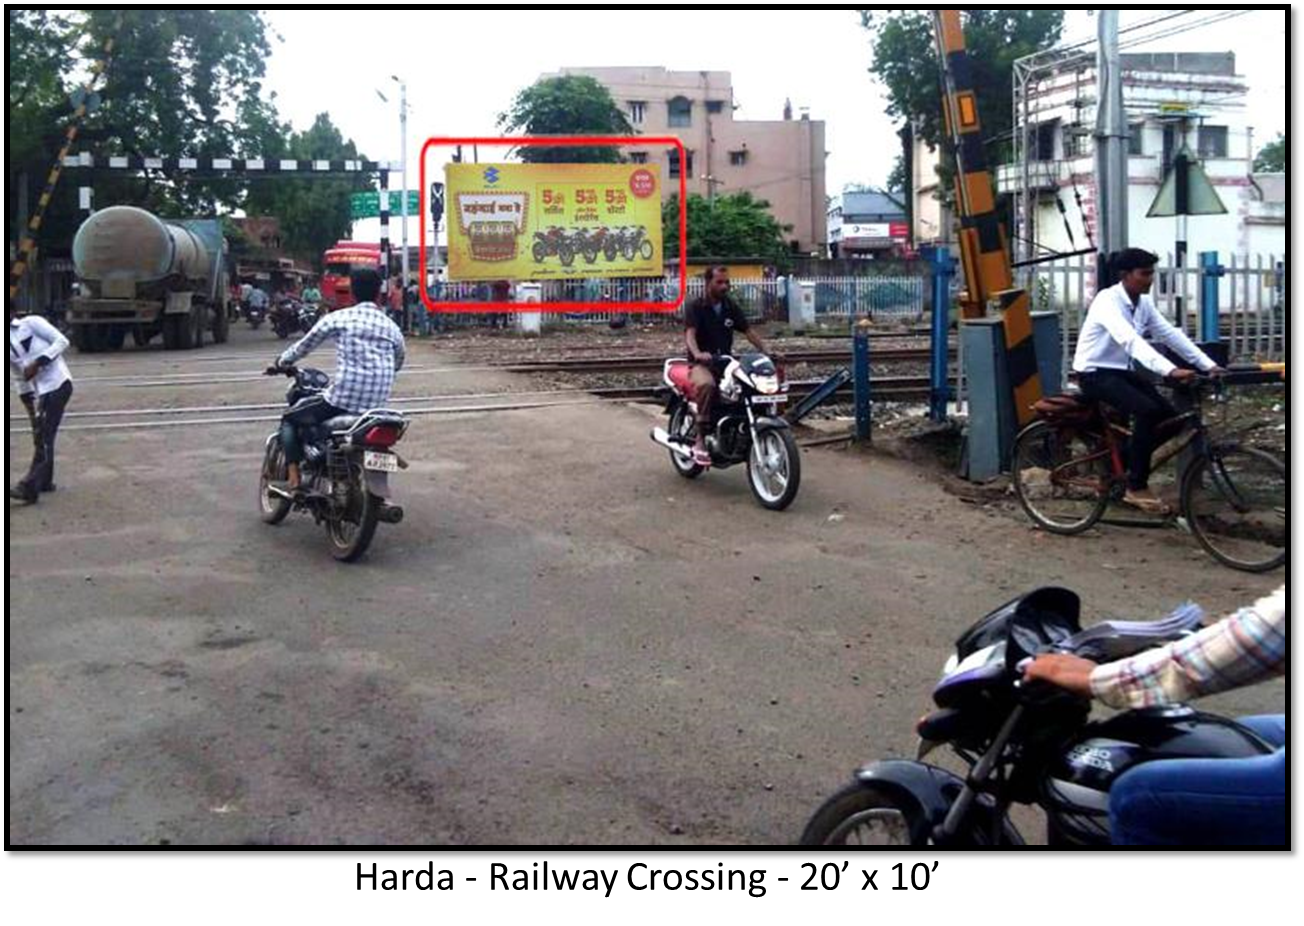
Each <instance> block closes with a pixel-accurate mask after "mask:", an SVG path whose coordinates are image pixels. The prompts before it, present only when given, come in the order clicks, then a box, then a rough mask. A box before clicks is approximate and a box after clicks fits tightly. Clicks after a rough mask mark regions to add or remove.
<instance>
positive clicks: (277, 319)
mask: <svg viewBox="0 0 1304 926" xmlns="http://www.w3.org/2000/svg"><path fill="white" fill-rule="evenodd" d="M267 318H268V321H270V322H271V323H272V331H274V332H275V333H276V336H277V337H278V338H280V339H281V340H285V339H286V338H288V337H289V336H290V335H292V334H294V333H295V332H296V331H298V330H299V329H300V327H301V326H300V322H299V305H298V304H297V303H295V301H294V300H293V299H278V300H277V301H276V302H275V304H273V305H272V310H271V312H269V313H268V315H267Z"/></svg>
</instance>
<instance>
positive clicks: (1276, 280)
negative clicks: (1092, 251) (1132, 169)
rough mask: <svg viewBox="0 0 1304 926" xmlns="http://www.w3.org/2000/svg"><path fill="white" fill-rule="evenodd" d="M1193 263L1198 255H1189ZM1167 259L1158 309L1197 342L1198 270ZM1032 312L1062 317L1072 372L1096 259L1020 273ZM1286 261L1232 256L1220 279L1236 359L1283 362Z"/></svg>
mask: <svg viewBox="0 0 1304 926" xmlns="http://www.w3.org/2000/svg"><path fill="white" fill-rule="evenodd" d="M1187 260H1188V262H1192V263H1194V262H1195V260H1196V258H1195V256H1194V255H1188V257H1187ZM1174 264H1175V262H1174V260H1173V255H1172V254H1168V255H1166V261H1165V262H1163V263H1161V264H1160V265H1159V267H1158V268H1156V269H1157V271H1158V272H1157V273H1156V275H1155V285H1154V288H1153V289H1152V290H1151V292H1150V295H1151V297H1152V298H1153V299H1154V301H1155V307H1156V308H1157V309H1158V310H1159V311H1160V312H1161V313H1162V314H1163V316H1164V317H1165V318H1167V319H1168V320H1169V321H1170V322H1172V323H1173V324H1174V325H1176V326H1177V327H1178V328H1181V329H1182V330H1183V331H1184V332H1186V334H1187V335H1188V336H1189V337H1191V338H1192V339H1198V338H1199V336H1200V291H1201V280H1202V271H1201V269H1200V267H1199V266H1186V267H1183V268H1181V269H1180V270H1179V269H1177V268H1176V267H1175V266H1174ZM1020 272H1021V274H1022V281H1021V282H1022V284H1023V285H1024V286H1025V287H1026V288H1027V289H1028V293H1029V296H1030V299H1031V303H1032V309H1033V311H1055V312H1059V313H1060V318H1061V324H1060V328H1061V332H1062V334H1063V341H1064V361H1065V364H1064V368H1065V369H1066V370H1067V369H1068V361H1069V360H1070V359H1071V352H1072V350H1073V345H1074V344H1075V343H1076V340H1077V330H1078V327H1079V325H1080V324H1081V321H1082V317H1083V316H1084V315H1085V314H1086V311H1087V307H1088V306H1089V305H1090V304H1091V300H1092V298H1093V297H1094V296H1095V292H1096V261H1095V258H1094V257H1093V256H1091V255H1079V256H1077V257H1070V258H1066V259H1064V260H1062V261H1051V262H1048V263H1045V264H1036V265H1034V266H1031V267H1025V268H1022V269H1021V271H1020ZM1285 285H1286V279H1285V262H1284V261H1283V260H1282V259H1281V258H1278V257H1274V256H1269V255H1255V256H1253V257H1246V256H1243V255H1242V256H1240V257H1236V256H1233V257H1232V258H1231V259H1230V261H1229V262H1228V263H1227V265H1226V267H1225V269H1224V273H1223V276H1222V277H1221V278H1220V279H1219V281H1218V313H1219V319H1220V322H1221V336H1222V337H1223V338H1224V339H1226V340H1227V341H1228V342H1229V346H1228V351H1229V355H1230V358H1231V360H1233V361H1237V360H1280V359H1282V358H1283V357H1284V356H1285V353H1286V314H1285Z"/></svg>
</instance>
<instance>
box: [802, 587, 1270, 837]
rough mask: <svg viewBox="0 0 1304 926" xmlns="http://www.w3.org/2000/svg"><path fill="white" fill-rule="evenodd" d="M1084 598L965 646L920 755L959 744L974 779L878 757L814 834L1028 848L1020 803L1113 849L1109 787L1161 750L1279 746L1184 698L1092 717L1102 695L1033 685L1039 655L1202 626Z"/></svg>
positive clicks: (1025, 614)
mask: <svg viewBox="0 0 1304 926" xmlns="http://www.w3.org/2000/svg"><path fill="white" fill-rule="evenodd" d="M1078 614H1079V601H1078V596H1077V595H1076V594H1074V593H1073V592H1071V591H1069V590H1068V589H1064V588H1040V589H1037V590H1036V591H1033V592H1029V593H1028V594H1026V595H1022V596H1020V597H1018V598H1015V599H1014V600H1013V601H1010V602H1008V603H1006V604H1004V605H1002V606H1001V607H999V608H997V609H996V610H995V611H992V612H991V613H990V614H988V615H987V616H986V617H984V618H982V619H981V620H980V621H978V622H977V623H976V624H974V625H973V626H972V627H970V628H969V629H968V630H967V631H965V633H964V634H963V635H962V636H961V637H960V639H959V640H958V641H956V647H955V653H954V654H953V655H952V656H951V657H950V658H949V659H948V660H947V663H946V666H945V668H944V669H943V670H942V677H941V679H940V681H939V682H938V683H937V687H936V688H934V690H933V701H934V702H935V703H936V705H937V708H938V709H937V710H935V711H933V712H932V713H931V714H928V715H927V716H926V717H924V718H923V719H921V720H920V721H919V723H918V726H917V731H918V733H919V737H920V749H919V755H918V759H919V760H922V759H923V758H924V756H925V755H926V754H927V753H928V752H930V751H931V750H932V749H933V748H935V747H937V746H939V745H943V744H949V745H950V747H951V749H952V750H953V751H954V752H955V754H956V755H957V756H959V757H960V759H961V760H963V762H964V763H965V765H967V766H968V767H969V772H968V775H967V777H966V778H960V777H957V776H956V775H954V774H952V773H951V772H949V771H946V770H945V769H942V768H939V767H937V766H935V765H928V764H925V763H924V762H922V761H909V760H904V759H895V760H885V761H880V762H872V763H870V764H868V765H865V766H864V767H862V768H861V769H859V770H858V771H857V772H856V774H855V780H854V781H853V782H852V783H851V784H849V785H847V786H846V787H845V788H843V789H842V790H841V791H839V792H838V793H837V794H835V795H833V796H832V797H830V798H829V799H828V800H827V801H825V803H824V805H823V806H821V807H820V808H819V810H817V811H816V812H815V815H814V816H813V817H812V818H811V820H810V822H809V823H808V824H807V825H806V830H805V832H804V833H803V834H802V837H801V843H802V845H807V846H819V845H840V846H855V845H905V846H956V847H967V848H975V847H983V846H1000V845H1022V844H1023V838H1022V836H1021V835H1020V834H1019V832H1018V830H1017V829H1015V827H1014V825H1013V824H1012V823H1011V822H1010V819H1009V816H1008V811H1009V808H1010V805H1011V804H1012V803H1020V804H1036V805H1038V806H1040V807H1041V809H1042V810H1043V811H1044V812H1045V814H1046V819H1047V842H1048V843H1049V844H1050V845H1052V846H1104V845H1109V842H1110V833H1109V789H1110V786H1111V785H1112V784H1113V782H1114V781H1115V780H1116V779H1117V778H1118V776H1119V775H1121V774H1123V772H1125V771H1127V770H1128V769H1130V768H1133V767H1134V766H1136V765H1138V764H1140V763H1142V762H1150V761H1154V760H1156V759H1179V758H1180V759H1188V758H1209V759H1212V758H1244V757H1249V756H1256V755H1263V754H1266V753H1270V752H1272V751H1273V749H1272V746H1271V745H1269V744H1268V743H1266V742H1265V741H1263V740H1262V739H1261V738H1259V737H1258V736H1257V735H1256V734H1255V733H1253V732H1252V731H1251V730H1249V729H1247V728H1245V727H1243V726H1241V725H1240V724H1238V723H1236V722H1235V721H1232V720H1228V719H1226V718H1223V717H1218V716H1215V715H1213V714H1206V713H1203V712H1200V711H1195V710H1193V709H1191V708H1189V707H1186V706H1184V705H1169V706H1165V707H1152V708H1141V709H1136V710H1130V711H1124V712H1122V713H1119V714H1115V715H1113V716H1112V717H1110V718H1108V719H1107V720H1103V721H1097V722H1088V715H1089V714H1090V711H1091V704H1090V702H1089V701H1087V700H1084V699H1082V698H1080V697H1078V696H1076V695H1074V694H1071V693H1069V692H1067V691H1065V690H1063V689H1060V688H1057V687H1055V686H1052V685H1049V684H1047V683H1041V682H1035V683H1031V684H1025V683H1024V682H1023V681H1022V675H1023V666H1024V665H1025V664H1026V661H1027V660H1028V659H1030V658H1031V657H1032V656H1034V655H1036V654H1037V653H1039V652H1047V651H1051V650H1054V651H1058V652H1067V653H1074V654H1076V655H1079V656H1083V657H1085V658H1089V659H1093V660H1096V661H1112V660H1114V659H1121V658H1123V657H1125V656H1130V655H1132V654H1134V653H1139V652H1141V651H1143V650H1146V649H1150V648H1151V647H1154V646H1158V645H1161V644H1163V643H1166V642H1169V641H1171V640H1175V639H1178V638H1180V637H1181V636H1183V635H1185V634H1187V633H1190V632H1191V631H1192V630H1194V629H1195V628H1196V627H1197V625H1198V624H1199V623H1200V618H1201V616H1202V615H1201V612H1200V609H1199V608H1197V607H1195V606H1194V605H1185V606H1183V607H1181V608H1178V609H1177V610H1176V611H1174V612H1173V613H1172V614H1171V615H1169V616H1168V617H1167V618H1165V619H1163V620H1160V621H1154V622H1140V621H1106V622H1103V623H1100V624H1097V625H1095V626H1093V627H1091V628H1089V629H1087V630H1082V628H1081V624H1080V623H1079V620H1078Z"/></svg>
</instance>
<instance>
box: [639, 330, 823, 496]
mask: <svg viewBox="0 0 1304 926" xmlns="http://www.w3.org/2000/svg"><path fill="white" fill-rule="evenodd" d="M712 366H713V368H714V369H715V370H717V371H719V372H720V376H719V385H718V387H717V389H716V396H715V403H716V407H715V425H714V427H713V428H712V429H711V433H710V434H708V435H707V436H706V440H705V443H706V449H707V450H708V451H709V452H710V454H711V465H712V466H716V467H719V468H721V469H724V468H727V467H729V466H733V465H735V464H738V463H743V462H745V463H746V464H747V474H748V482H749V483H750V485H751V488H752V494H753V495H754V496H755V497H756V500H757V501H758V502H760V503H761V505H762V506H764V507H766V508H769V509H771V510H773V511H782V510H783V509H784V508H787V507H788V506H789V505H791V504H792V500H793V499H794V498H796V497H797V489H798V487H799V486H800V485H801V455H800V451H799V450H798V449H797V441H796V438H794V437H793V436H792V429H791V426H790V425H789V424H788V422H787V421H785V420H784V419H783V418H781V417H779V416H778V415H777V414H776V406H777V405H778V404H779V403H781V402H786V401H788V384H787V382H786V381H785V380H784V379H783V377H782V376H781V375H780V371H779V369H778V368H777V367H776V366H775V365H774V361H773V360H771V359H770V358H769V357H767V356H765V355H764V354H760V353H749V354H743V355H742V356H741V357H737V358H734V357H729V356H724V355H719V356H716V357H715V358H714V360H713V362H712ZM691 369H692V365H691V364H690V363H689V362H688V361H687V360H685V359H683V358H679V357H676V358H672V359H670V360H667V361H666V362H665V366H664V368H663V370H662V380H663V381H664V383H665V389H666V391H667V396H668V397H667V400H666V414H667V415H668V416H669V421H668V423H667V427H665V428H659V427H658V428H653V429H652V435H651V437H652V440H654V441H655V442H656V443H658V444H660V445H661V446H663V447H666V448H667V449H668V450H669V451H670V462H671V464H673V465H674V467H675V472H677V473H678V474H679V475H681V476H683V477H684V478H685V479H696V478H697V477H698V476H700V475H702V473H703V472H704V471H705V467H704V466H701V465H700V464H698V463H696V462H695V461H694V460H693V439H694V437H693V436H694V428H695V422H696V418H697V403H696V402H695V401H694V400H693V398H692V396H693V385H692V382H691V380H690V379H689V371H690V370H691Z"/></svg>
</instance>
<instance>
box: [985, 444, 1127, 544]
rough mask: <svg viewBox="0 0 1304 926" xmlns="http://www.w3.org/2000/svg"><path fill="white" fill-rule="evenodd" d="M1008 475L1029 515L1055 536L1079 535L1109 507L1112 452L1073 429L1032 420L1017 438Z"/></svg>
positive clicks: (1015, 492)
mask: <svg viewBox="0 0 1304 926" xmlns="http://www.w3.org/2000/svg"><path fill="white" fill-rule="evenodd" d="M1010 477H1011V481H1012V482H1013V483H1014V494H1015V495H1016V496H1018V499H1019V504H1020V505H1022V506H1023V510H1024V511H1026V512H1027V513H1028V517H1030V518H1032V520H1033V521H1034V522H1036V523H1037V524H1038V525H1040V526H1041V527H1044V528H1045V529H1046V530H1048V531H1052V532H1054V533H1056V534H1078V533H1081V532H1082V531H1084V530H1086V529H1087V528H1089V527H1091V525H1093V524H1095V523H1096V522H1097V521H1098V520H1100V516H1101V515H1102V514H1104V513H1105V506H1106V505H1107V504H1109V486H1110V475H1109V449H1108V448H1107V447H1106V446H1105V444H1104V442H1103V441H1101V439H1100V438H1099V437H1097V436H1096V435H1094V434H1089V433H1086V432H1083V431H1081V430H1079V429H1078V428H1075V427H1073V426H1071V425H1055V424H1052V423H1050V422H1048V421H1034V422H1033V423H1032V424H1030V425H1028V426H1027V427H1026V428H1024V429H1023V430H1022V431H1021V432H1020V433H1019V436H1018V437H1017V438H1015V441H1014V452H1013V453H1012V454H1011V462H1010Z"/></svg>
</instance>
